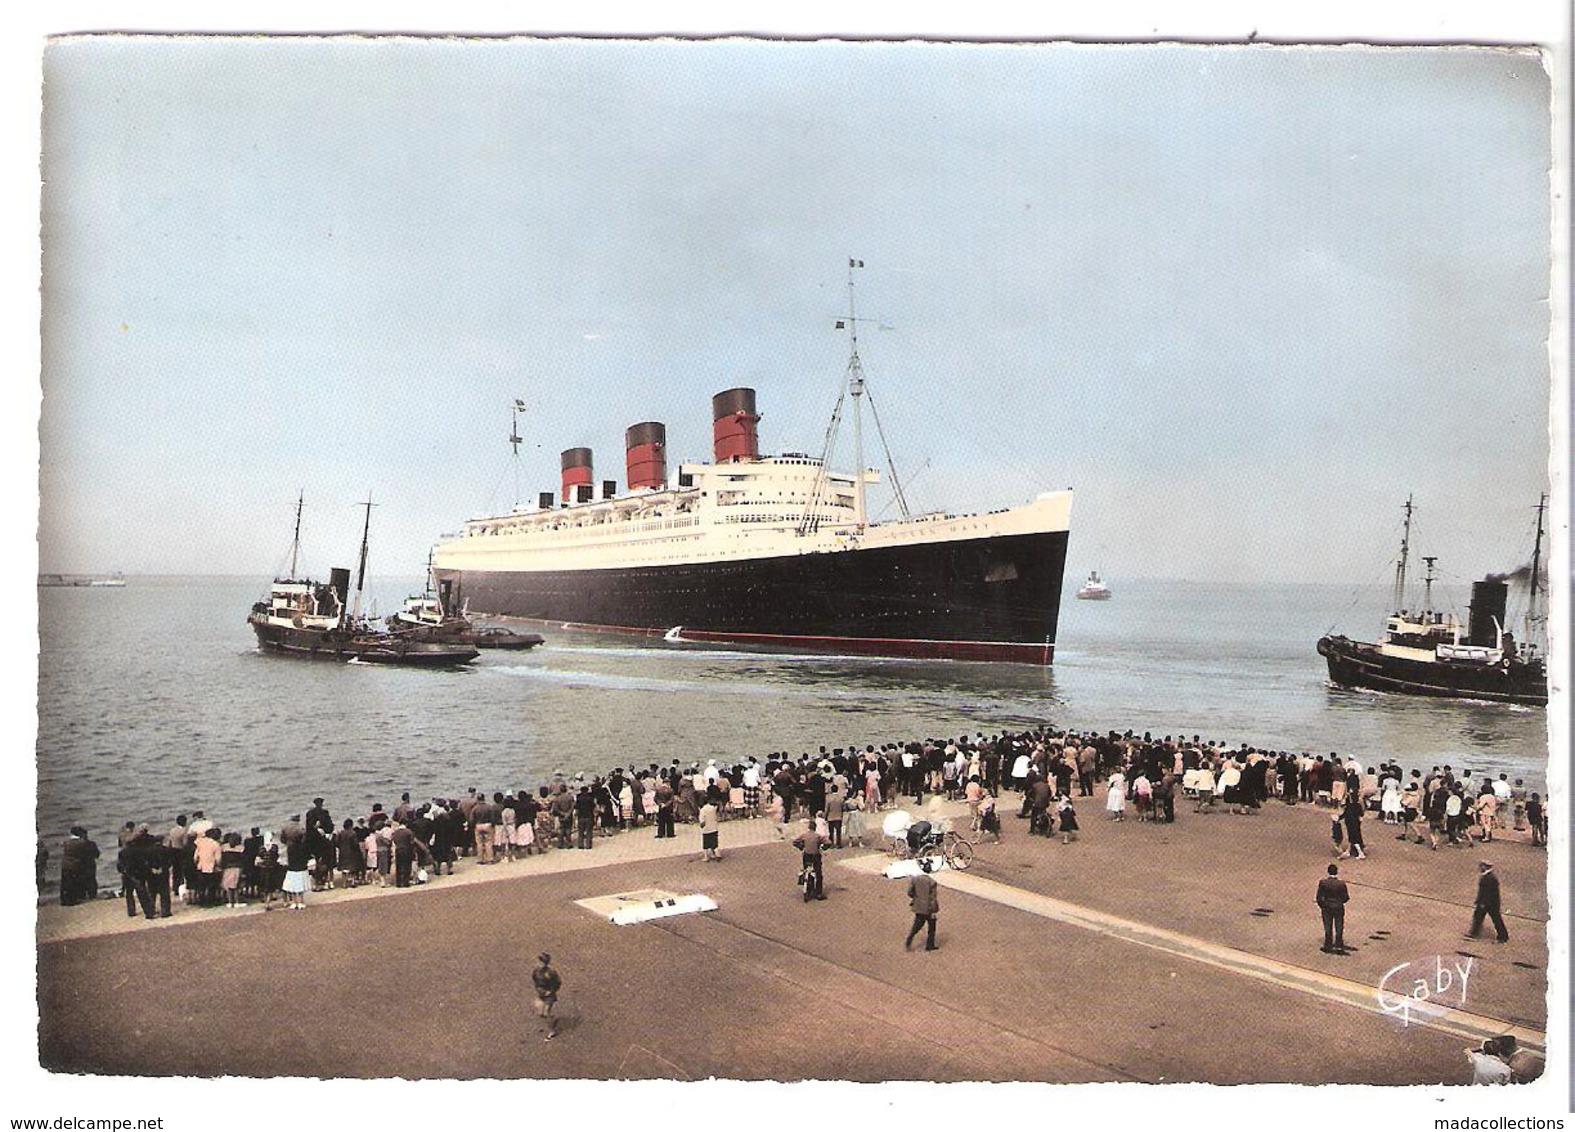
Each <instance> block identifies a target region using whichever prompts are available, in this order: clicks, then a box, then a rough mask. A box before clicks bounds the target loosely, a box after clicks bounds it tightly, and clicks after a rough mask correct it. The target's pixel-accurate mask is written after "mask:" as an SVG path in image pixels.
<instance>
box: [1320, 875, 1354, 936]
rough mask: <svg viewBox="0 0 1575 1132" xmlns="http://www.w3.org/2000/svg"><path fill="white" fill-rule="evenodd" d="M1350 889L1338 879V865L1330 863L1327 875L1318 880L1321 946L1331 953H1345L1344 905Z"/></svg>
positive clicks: (1349, 895)
mask: <svg viewBox="0 0 1575 1132" xmlns="http://www.w3.org/2000/svg"><path fill="white" fill-rule="evenodd" d="M1350 899H1351V890H1350V889H1348V888H1347V887H1346V886H1345V882H1344V881H1343V880H1341V879H1340V866H1339V865H1330V866H1329V875H1328V876H1326V877H1324V878H1323V879H1322V880H1320V881H1319V882H1318V897H1317V901H1316V903H1317V905H1318V910H1319V911H1320V912H1322V913H1323V947H1322V948H1320V949H1319V950H1321V951H1324V952H1327V953H1329V954H1331V955H1347V954H1349V952H1347V951H1346V950H1345V905H1346V903H1347V902H1348V901H1349V900H1350Z"/></svg>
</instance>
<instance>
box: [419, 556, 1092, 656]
mask: <svg viewBox="0 0 1575 1132" xmlns="http://www.w3.org/2000/svg"><path fill="white" fill-rule="evenodd" d="M1066 545H1067V533H1066V532H1065V531H1054V532H1046V533H1041V534H1030V535H1006V536H999V537H995V538H986V539H970V540H959V541H953V542H933V543H922V544H917V545H909V546H901V547H889V548H875V549H866V550H851V551H838V552H829V553H821V554H802V555H792V556H780V557H775V558H754V559H743V560H733V561H719V562H704V563H688V564H682V565H673V566H647V567H634V568H629V569H617V570H574V571H543V572H528V571H513V572H508V571H496V572H476V571H462V570H452V569H448V570H445V569H443V568H441V567H439V568H438V569H436V571H435V575H436V577H437V579H438V581H439V584H442V583H444V582H449V583H452V585H453V587H454V588H453V590H452V592H451V593H450V596H449V598H448V600H450V601H454V602H463V603H468V605H469V607H470V609H471V610H473V611H475V613H476V614H477V615H479V616H487V617H493V616H496V617H516V618H522V619H526V620H532V621H540V622H545V623H554V624H564V625H569V626H571V627H576V628H587V629H605V630H611V631H615V632H626V633H640V634H646V635H654V634H665V633H667V632H669V631H670V630H673V629H675V628H680V627H681V630H680V632H679V634H678V636H679V637H680V638H681V639H683V640H694V641H716V642H730V643H738V644H749V645H764V646H772V647H782V648H792V649H803V650H808V651H814V652H828V653H854V654H859V655H871V656H919V657H948V658H954V659H963V660H1005V661H1017V662H1024V663H1031V664H1049V663H1051V660H1052V658H1053V655H1054V651H1055V636H1056V623H1057V621H1058V619H1059V615H1060V606H1061V574H1062V568H1063V566H1064V565H1065V562H1066Z"/></svg>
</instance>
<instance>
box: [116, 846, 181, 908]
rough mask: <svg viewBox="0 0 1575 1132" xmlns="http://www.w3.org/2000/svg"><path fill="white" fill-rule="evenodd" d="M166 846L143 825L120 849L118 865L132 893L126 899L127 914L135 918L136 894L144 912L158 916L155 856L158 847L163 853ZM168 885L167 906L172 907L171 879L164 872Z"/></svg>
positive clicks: (165, 884)
mask: <svg viewBox="0 0 1575 1132" xmlns="http://www.w3.org/2000/svg"><path fill="white" fill-rule="evenodd" d="M163 848H164V847H163V846H162V845H161V844H159V842H158V841H157V840H155V838H154V836H153V834H151V833H149V832H148V827H147V826H145V825H139V826H137V827H136V829H135V832H134V833H133V834H132V836H131V840H129V841H127V842H126V843H125V844H124V845H122V846H121V848H120V858H119V860H118V861H117V862H116V864H117V865H118V866H119V868H120V873H121V876H123V877H125V881H126V885H127V891H128V893H129V894H130V895H128V896H127V898H126V907H127V912H126V915H128V916H132V917H135V916H136V914H137V911H136V908H135V907H134V906H133V905H132V903H131V901H132V899H133V897H134V898H135V900H136V902H137V903H138V904H140V905H141V906H142V914H143V915H144V916H146V917H147V918H148V919H150V920H151V919H153V918H154V913H153V871H152V865H153V860H152V856H153V853H154V851H155V850H158V851H160V852H161V853H162V850H163ZM160 880H161V881H162V882H163V888H164V908H165V911H166V913H167V912H168V910H169V878H168V876H167V875H164V874H160Z"/></svg>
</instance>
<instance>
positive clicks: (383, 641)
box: [248, 618, 479, 668]
mask: <svg viewBox="0 0 1575 1132" xmlns="http://www.w3.org/2000/svg"><path fill="white" fill-rule="evenodd" d="M248 623H249V624H250V625H251V627H252V630H253V631H254V632H255V633H256V634H257V643H258V644H259V645H261V646H262V647H263V648H264V649H266V650H268V651H269V652H278V653H284V654H287V655H289V656H304V657H309V658H316V659H319V660H340V661H349V660H359V661H362V662H364V663H368V664H397V665H400V666H401V667H405V668H452V667H453V666H454V665H457V664H468V663H470V662H471V661H472V660H475V659H476V657H477V656H478V655H479V654H478V653H477V652H476V650H475V649H474V648H472V647H470V646H469V645H463V644H450V643H447V642H438V641H413V640H404V639H400V638H396V637H389V636H384V635H382V634H377V635H367V634H360V633H350V632H344V631H341V630H321V629H293V628H285V627H283V626H279V625H270V624H268V623H267V622H266V621H264V620H260V619H256V618H248Z"/></svg>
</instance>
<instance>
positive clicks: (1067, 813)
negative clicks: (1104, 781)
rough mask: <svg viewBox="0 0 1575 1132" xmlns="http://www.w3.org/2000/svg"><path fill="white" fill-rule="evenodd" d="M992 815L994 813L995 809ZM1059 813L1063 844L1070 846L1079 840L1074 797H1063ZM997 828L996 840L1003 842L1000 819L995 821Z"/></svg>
mask: <svg viewBox="0 0 1575 1132" xmlns="http://www.w3.org/2000/svg"><path fill="white" fill-rule="evenodd" d="M991 813H992V814H993V813H994V809H993V807H992V809H991ZM1057 813H1058V814H1059V815H1060V817H1061V844H1062V845H1070V844H1072V842H1074V841H1076V840H1077V810H1076V809H1074V808H1073V806H1072V796H1071V795H1070V794H1063V795H1061V805H1060V807H1059V808H1058V809H1057ZM995 828H996V834H995V839H996V840H997V841H999V840H1001V834H1000V828H1001V822H1000V819H999V818H997V819H996V821H995Z"/></svg>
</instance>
